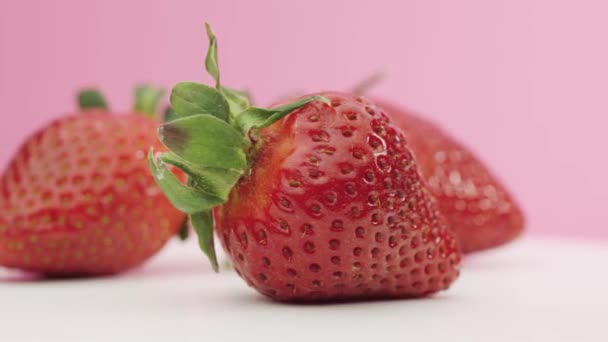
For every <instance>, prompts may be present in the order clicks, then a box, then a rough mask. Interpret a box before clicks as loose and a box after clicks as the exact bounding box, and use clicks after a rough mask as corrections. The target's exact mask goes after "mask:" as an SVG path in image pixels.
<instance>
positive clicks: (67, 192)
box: [0, 87, 185, 276]
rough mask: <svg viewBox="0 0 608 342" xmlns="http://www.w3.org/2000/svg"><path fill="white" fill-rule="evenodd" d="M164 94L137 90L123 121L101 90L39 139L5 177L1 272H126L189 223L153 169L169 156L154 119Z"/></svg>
mask: <svg viewBox="0 0 608 342" xmlns="http://www.w3.org/2000/svg"><path fill="white" fill-rule="evenodd" d="M161 94H162V92H161V91H159V90H156V89H152V88H149V87H140V88H138V90H137V102H136V108H135V111H134V112H133V113H129V114H126V115H115V114H114V113H111V112H110V111H108V109H107V108H105V101H104V100H103V98H102V97H101V95H100V94H99V93H97V92H95V91H86V92H83V93H81V96H80V103H81V107H82V112H81V113H78V114H75V115H70V116H65V117H62V118H60V119H58V120H56V121H54V122H53V123H51V124H50V125H48V126H46V127H45V128H43V129H41V130H39V131H38V132H36V133H35V134H34V135H32V136H31V137H30V138H29V139H27V141H26V142H25V143H24V144H23V146H22V147H21V148H20V149H19V150H18V152H17V154H16V156H15V157H14V158H13V160H12V161H11V162H10V164H9V166H8V168H7V169H6V171H5V172H4V174H3V175H2V177H1V178H0V265H3V266H7V267H13V268H19V269H23V270H27V271H34V272H40V273H43V274H47V275H61V276H65V275H102V274H112V273H116V272H120V271H124V270H126V269H129V268H131V267H134V266H137V265H139V264H141V263H142V262H143V261H145V260H146V259H148V258H149V257H150V256H152V255H153V254H154V253H156V252H157V251H158V250H159V249H160V248H161V247H162V246H163V245H164V244H165V242H166V241H167V239H169V238H170V237H171V236H173V235H174V234H175V233H176V231H177V230H178V229H179V228H180V225H181V223H182V222H183V221H184V218H185V216H184V215H183V214H182V213H181V212H179V211H177V210H176V209H175V208H173V206H172V205H171V204H170V203H169V201H168V200H167V199H166V197H165V196H164V195H163V194H162V192H161V191H160V189H159V188H158V186H157V185H156V184H155V182H154V179H153V178H152V177H151V176H150V175H149V173H148V171H147V162H146V159H145V151H146V150H147V149H148V148H149V147H150V146H155V147H156V148H162V145H160V143H159V141H158V139H157V138H156V135H155V131H156V127H157V126H158V124H159V122H158V121H157V120H155V119H154V118H152V115H153V114H154V109H155V105H156V103H157V102H158V101H159V100H160V96H161Z"/></svg>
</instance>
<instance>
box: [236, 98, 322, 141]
mask: <svg viewBox="0 0 608 342" xmlns="http://www.w3.org/2000/svg"><path fill="white" fill-rule="evenodd" d="M313 101H322V102H325V103H328V104H329V100H328V99H326V98H324V97H322V96H310V97H305V98H303V99H300V100H298V101H295V102H292V103H290V104H287V105H284V106H280V107H276V108H272V109H265V108H257V107H251V108H249V109H247V110H246V111H244V112H242V113H240V114H239V115H238V116H237V118H236V125H237V126H238V127H239V128H240V130H241V131H242V132H243V133H246V132H248V131H249V130H250V129H251V128H261V127H267V126H270V125H272V124H273V123H275V122H276V121H277V120H279V119H281V118H282V117H284V116H285V115H287V114H289V113H291V112H293V111H294V110H296V109H298V108H301V107H303V106H304V105H306V104H308V103H310V102H313Z"/></svg>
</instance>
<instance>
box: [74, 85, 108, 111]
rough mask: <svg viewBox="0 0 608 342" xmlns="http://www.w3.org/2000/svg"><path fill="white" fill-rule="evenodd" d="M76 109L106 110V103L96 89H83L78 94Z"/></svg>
mask: <svg viewBox="0 0 608 342" xmlns="http://www.w3.org/2000/svg"><path fill="white" fill-rule="evenodd" d="M78 107H79V108H80V109H81V110H85V109H92V108H97V109H108V103H107V102H106V99H105V98H104V97H103V95H102V94H101V92H100V91H99V90H97V89H83V90H81V91H80V92H79V93H78Z"/></svg>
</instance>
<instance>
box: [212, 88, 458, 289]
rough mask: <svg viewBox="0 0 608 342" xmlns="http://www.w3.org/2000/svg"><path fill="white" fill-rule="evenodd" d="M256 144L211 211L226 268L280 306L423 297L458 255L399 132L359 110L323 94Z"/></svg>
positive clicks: (381, 117) (453, 268) (367, 108)
mask: <svg viewBox="0 0 608 342" xmlns="http://www.w3.org/2000/svg"><path fill="white" fill-rule="evenodd" d="M322 95H323V96H325V97H327V98H329V99H330V100H331V102H332V105H331V106H330V105H327V104H324V103H322V102H314V103H311V104H309V105H307V106H305V107H303V108H301V109H300V110H297V111H295V112H293V113H291V114H289V115H288V116H287V117H286V118H284V119H282V120H280V121H279V122H278V123H276V124H274V125H273V126H271V127H269V128H266V129H263V130H262V131H261V132H260V135H259V139H260V140H259V141H260V144H259V147H258V148H259V149H258V151H257V153H256V154H255V158H256V160H255V162H254V166H253V167H252V170H251V173H250V174H249V175H248V176H247V177H245V178H243V179H242V180H241V181H240V183H239V184H238V186H237V187H236V188H235V189H234V190H233V191H232V193H231V194H230V199H229V201H228V202H227V203H226V204H225V205H224V206H223V207H220V208H218V209H216V210H215V218H216V229H217V233H218V235H219V237H220V240H221V242H222V244H223V246H224V248H225V250H226V251H227V252H228V253H229V255H230V256H231V258H232V260H233V262H234V268H235V269H236V271H237V272H238V273H239V274H240V275H241V277H243V278H244V279H245V280H246V281H247V283H249V285H250V286H253V287H254V288H256V289H257V290H259V291H260V292H261V293H263V294H265V295H267V296H269V297H271V298H274V299H277V300H286V301H309V300H315V301H316V300H342V299H352V298H391V297H414V296H423V295H427V294H430V293H434V292H437V291H439V290H441V289H446V288H447V287H449V285H450V284H451V283H452V282H453V281H454V280H455V279H456V278H457V276H458V272H459V264H460V254H459V247H458V245H457V242H456V240H455V239H454V237H453V235H452V233H451V231H450V230H449V229H448V227H447V226H446V225H445V223H444V220H443V218H442V217H441V216H440V214H439V213H438V211H437V209H436V207H435V203H434V201H433V199H432V197H431V196H430V195H429V193H428V191H427V190H426V189H425V187H424V185H423V183H422V182H421V181H420V176H419V171H418V168H417V166H416V164H415V161H414V159H413V157H412V154H411V153H410V150H409V148H408V143H407V141H406V140H405V137H404V135H403V134H402V133H401V131H400V130H399V129H398V128H396V127H395V126H393V125H392V124H391V123H390V120H389V118H388V117H387V116H386V115H385V114H384V113H383V112H382V111H381V110H380V109H379V108H378V107H376V106H375V105H373V104H371V103H369V102H367V101H366V100H364V99H360V98H353V97H350V96H348V95H342V94H337V93H325V94H322Z"/></svg>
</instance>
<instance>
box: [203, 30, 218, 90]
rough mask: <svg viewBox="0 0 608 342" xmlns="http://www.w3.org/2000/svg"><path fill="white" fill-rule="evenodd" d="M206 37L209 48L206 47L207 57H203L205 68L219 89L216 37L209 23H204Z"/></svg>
mask: <svg viewBox="0 0 608 342" xmlns="http://www.w3.org/2000/svg"><path fill="white" fill-rule="evenodd" d="M205 30H206V31H207V38H209V48H208V49H207V57H206V58H205V68H206V69H207V72H208V73H209V75H211V77H213V79H214V80H215V87H216V88H217V89H218V90H220V89H221V85H220V67H219V65H218V63H217V38H216V37H215V34H214V33H213V30H212V29H211V25H209V24H208V23H205Z"/></svg>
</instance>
